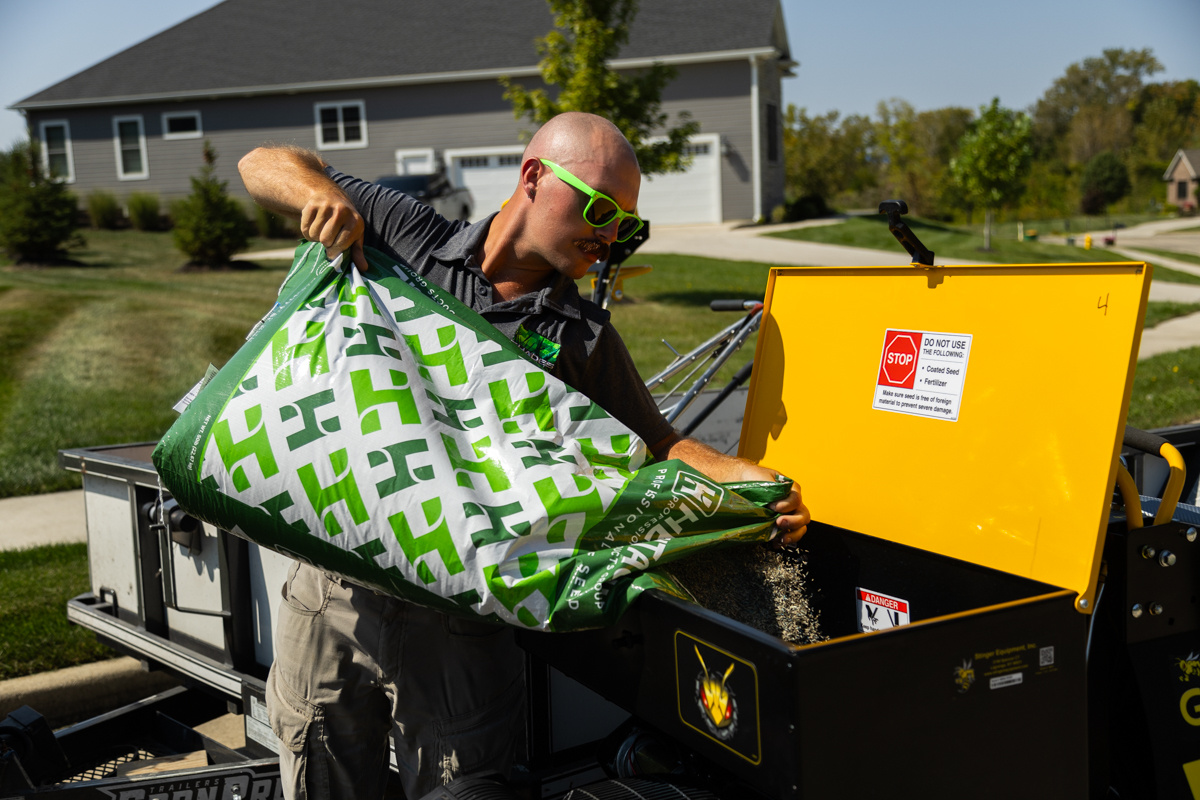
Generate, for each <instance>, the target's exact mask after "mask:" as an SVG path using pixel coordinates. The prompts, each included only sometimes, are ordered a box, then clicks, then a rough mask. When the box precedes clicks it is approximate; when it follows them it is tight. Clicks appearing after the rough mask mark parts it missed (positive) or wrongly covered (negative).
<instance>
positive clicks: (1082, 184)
mask: <svg viewBox="0 0 1200 800" xmlns="http://www.w3.org/2000/svg"><path fill="white" fill-rule="evenodd" d="M1130 188H1131V186H1130V183H1129V170H1127V169H1125V164H1124V162H1122V161H1121V159H1120V158H1118V157H1117V154H1116V153H1113V152H1111V151H1109V152H1104V153H1100V154H1099V155H1097V156H1096V157H1094V158H1093V159H1092V160H1091V161H1089V162H1088V163H1087V166H1086V167H1084V168H1083V176H1082V177H1081V178H1080V181H1079V190H1080V192H1081V194H1082V195H1083V197H1082V199H1081V200H1080V207H1081V210H1082V211H1083V213H1085V214H1099V213H1101V212H1103V211H1106V210H1107V209H1108V207H1109V206H1110V205H1112V204H1113V203H1115V202H1117V201H1118V200H1120V199H1121V198H1122V197H1124V196H1125V195H1127V194H1129V190H1130Z"/></svg>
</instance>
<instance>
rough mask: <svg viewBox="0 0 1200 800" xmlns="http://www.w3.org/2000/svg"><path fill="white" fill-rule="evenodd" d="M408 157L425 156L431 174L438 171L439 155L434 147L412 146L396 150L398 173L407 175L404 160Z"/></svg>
mask: <svg viewBox="0 0 1200 800" xmlns="http://www.w3.org/2000/svg"><path fill="white" fill-rule="evenodd" d="M408 158H424V159H425V160H426V161H427V162H428V163H429V174H432V173H436V172H437V171H438V160H437V155H436V154H435V153H434V151H433V148H432V147H412V148H407V149H403V148H402V149H399V150H397V151H396V174H397V175H406V174H408V173H406V172H405V171H404V161H405V159H408Z"/></svg>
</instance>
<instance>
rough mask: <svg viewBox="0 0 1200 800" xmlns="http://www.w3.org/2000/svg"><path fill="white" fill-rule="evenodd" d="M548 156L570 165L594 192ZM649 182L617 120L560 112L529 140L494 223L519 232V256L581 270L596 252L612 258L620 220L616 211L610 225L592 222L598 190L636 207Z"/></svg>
mask: <svg viewBox="0 0 1200 800" xmlns="http://www.w3.org/2000/svg"><path fill="white" fill-rule="evenodd" d="M544 162H550V163H551V164H554V165H556V166H555V169H558V168H561V169H564V170H566V171H567V172H568V173H570V174H571V175H572V176H574V179H575V180H576V181H580V182H582V183H583V184H585V185H586V186H587V187H590V190H591V192H590V193H589V191H588V190H586V189H584V188H582V187H580V186H577V185H575V184H573V183H568V182H567V181H566V180H564V179H563V178H562V177H560V176H559V175H557V174H555V172H554V171H553V169H552V168H550V167H549V166H547V165H546V164H545V163H544ZM641 182H642V175H641V170H640V169H639V168H638V162H637V156H636V155H635V154H634V151H633V146H632V145H631V144H630V143H629V140H628V139H626V138H625V136H624V135H623V134H622V133H621V131H620V129H619V128H617V126H616V125H613V124H612V123H611V122H609V121H608V120H606V119H604V118H603V117H598V116H596V115H595V114H585V113H582V112H567V113H565V114H559V115H558V116H556V117H554V118H553V119H551V120H549V121H548V122H546V124H544V125H542V127H541V128H539V129H538V131H537V133H535V134H534V135H533V138H532V139H530V140H529V144H528V145H527V146H526V147H525V154H524V155H523V156H522V158H521V173H520V178H519V181H518V184H517V187H516V189H515V190H514V191H513V194H512V196H511V197H510V198H509V200H508V201H507V202H508V204H507V205H506V206H504V208H503V209H502V210H501V212H500V216H498V217H497V219H496V222H497V223H498V224H499V227H496V225H495V224H494V225H493V229H494V230H498V231H500V230H502V231H505V232H506V233H507V234H508V235H510V236H511V237H512V240H513V244H512V248H513V250H514V251H515V253H516V255H515V259H514V260H515V261H517V262H518V263H531V264H537V263H541V264H543V265H548V266H550V267H551V268H552V269H553V270H555V271H556V272H559V273H562V274H564V275H567V276H569V277H571V278H578V277H580V276H581V275H582V274H583V273H584V272H585V271H586V270H587V268H588V267H589V266H591V264H592V263H594V262H595V261H596V260H605V259H607V258H608V255H609V245H610V244H611V243H612V242H613V241H615V240H616V237H617V231H618V228H619V225H620V217H618V216H616V215H611V216H610V217H609V218H608V221H607V222H606V223H605V224H603V225H593V224H591V222H590V221H589V219H588V218H587V217H585V216H584V213H585V212H586V211H587V209H588V208H589V207H590V203H591V202H593V201H594V200H595V197H596V195H597V193H598V194H602V195H604V196H605V197H606V198H607V200H611V201H612V203H614V204H615V205H616V206H617V207H618V208H620V209H623V210H624V211H626V212H629V213H633V212H635V211H636V209H637V200H638V192H639V190H640V189H641ZM489 235H490V234H489Z"/></svg>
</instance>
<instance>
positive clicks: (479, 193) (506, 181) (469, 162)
mask: <svg viewBox="0 0 1200 800" xmlns="http://www.w3.org/2000/svg"><path fill="white" fill-rule="evenodd" d="M522 152H524V148H523V147H522V146H520V145H515V146H511V147H495V148H489V149H486V150H484V149H471V150H447V151H446V152H445V153H444V154H443V156H444V157H445V159H446V163H447V165H448V166H449V170H450V180H452V181H453V182H454V183H455V185H457V186H465V187H467V188H468V189H470V190H471V197H473V198H474V199H475V208H474V211H473V214H472V216H471V222H476V221H478V220H481V219H483V218H484V217H486V216H488V215H489V214H491V213H492V212H494V211H499V210H500V204H501V203H503V202H504V201H505V200H507V199H508V198H509V197H511V196H512V193H513V189H516V188H517V177H518V176H519V175H520V174H521V153H522Z"/></svg>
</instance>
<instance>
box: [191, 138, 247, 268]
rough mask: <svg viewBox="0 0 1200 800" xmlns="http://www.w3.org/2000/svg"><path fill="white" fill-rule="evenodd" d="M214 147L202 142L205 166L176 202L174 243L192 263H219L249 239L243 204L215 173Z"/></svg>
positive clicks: (227, 261)
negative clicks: (231, 195)
mask: <svg viewBox="0 0 1200 800" xmlns="http://www.w3.org/2000/svg"><path fill="white" fill-rule="evenodd" d="M216 161H217V151H216V150H214V149H213V147H212V144H210V143H209V142H208V141H205V142H204V166H203V167H202V168H201V169H200V176H199V177H198V178H192V193H191V194H190V195H188V196H187V198H185V199H183V200H180V201H179V202H177V203H175V205H174V206H173V207H172V216H173V217H174V218H175V231H174V233H175V246H176V247H178V248H179V249H180V250H182V251H183V252H184V253H186V254H187V255H188V257H189V258H190V259H191V261H192V263H193V264H200V265H203V266H209V267H213V266H219V265H221V264H227V263H229V259H230V257H232V256H233V254H234V253H236V252H238V251H239V250H244V249H245V247H246V244H247V243H248V242H249V241H250V232H249V227H250V225H249V220H247V219H246V214H245V213H244V212H243V211H242V206H241V204H240V203H238V202H237V201H236V200H234V199H233V198H231V197H230V196H229V195H228V194H226V193H225V186H226V182H225V181H222V180H219V179H218V178H217V176H216V166H215V164H216Z"/></svg>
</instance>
